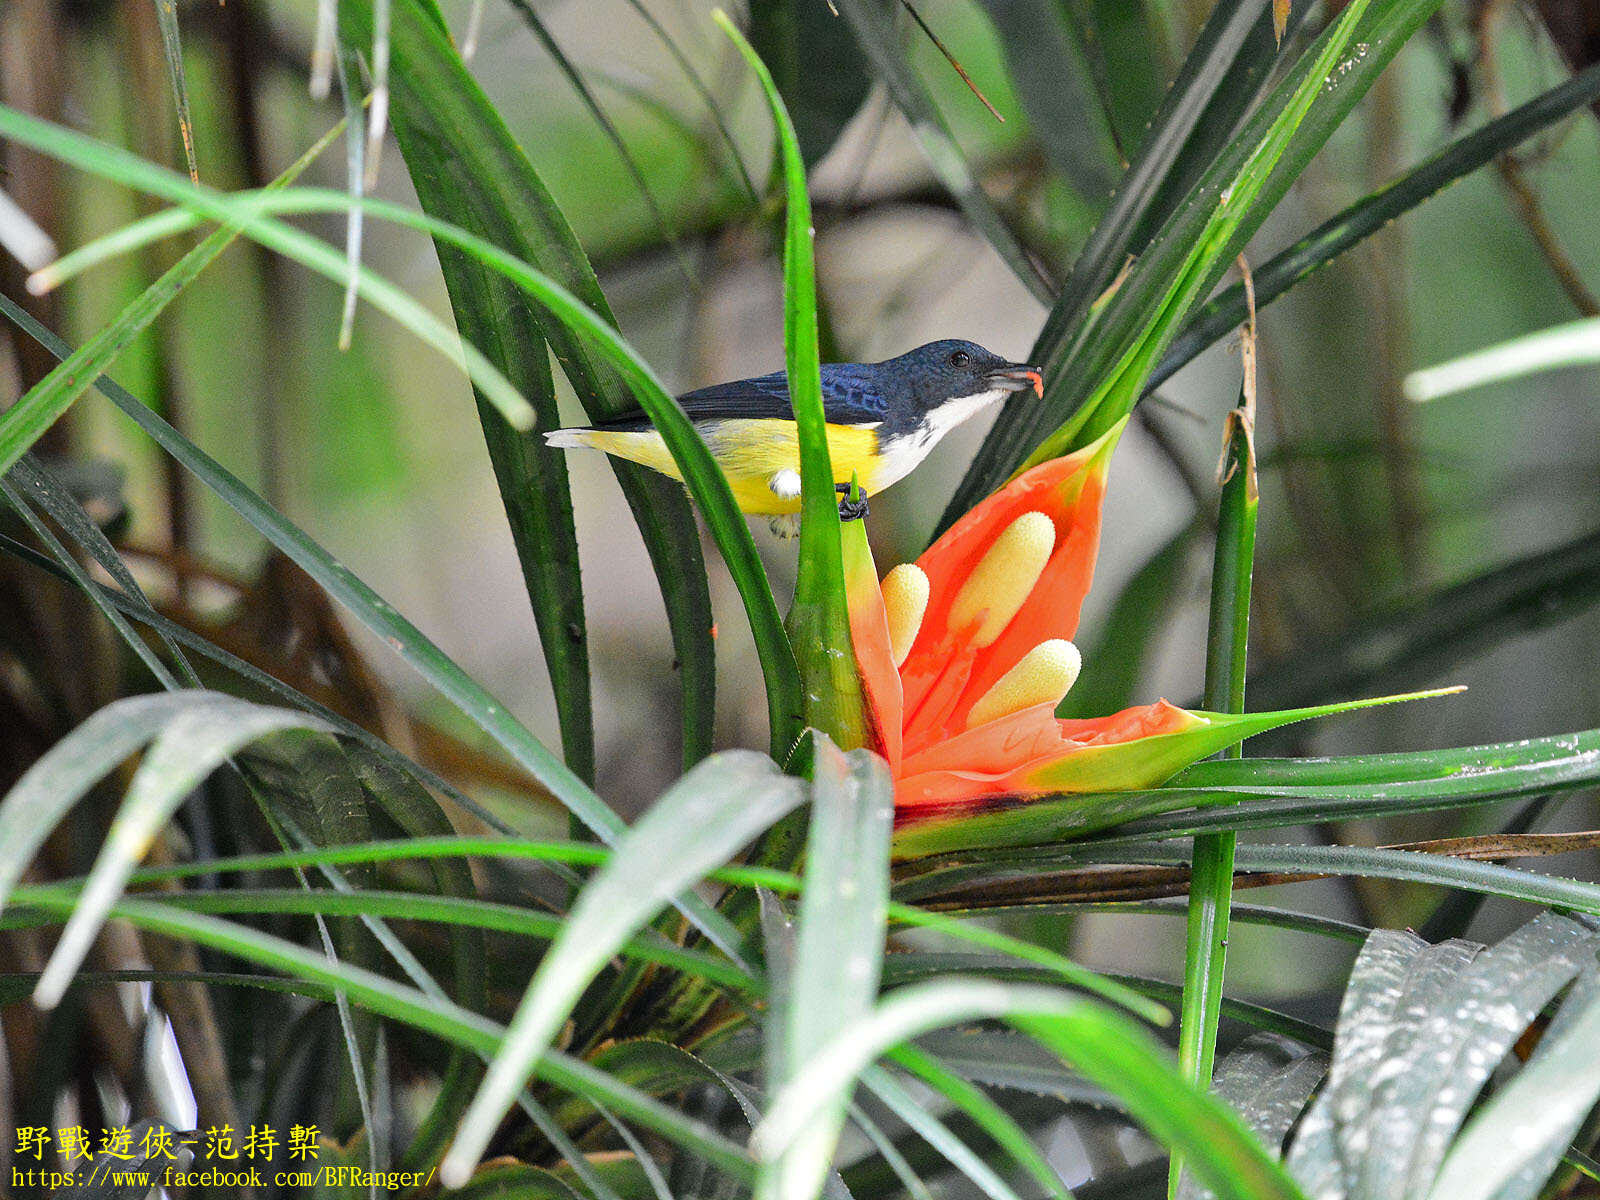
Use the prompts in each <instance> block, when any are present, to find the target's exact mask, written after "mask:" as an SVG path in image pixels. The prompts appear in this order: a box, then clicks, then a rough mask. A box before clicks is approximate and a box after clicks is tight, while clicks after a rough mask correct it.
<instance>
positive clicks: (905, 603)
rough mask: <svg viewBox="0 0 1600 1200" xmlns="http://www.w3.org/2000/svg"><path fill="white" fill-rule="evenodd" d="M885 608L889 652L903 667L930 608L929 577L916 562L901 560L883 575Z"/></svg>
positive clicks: (895, 663)
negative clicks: (887, 623)
mask: <svg viewBox="0 0 1600 1200" xmlns="http://www.w3.org/2000/svg"><path fill="white" fill-rule="evenodd" d="M883 611H884V615H885V616H887V617H888V618H889V652H890V653H891V654H892V655H894V665H895V666H897V667H898V666H900V665H901V664H902V663H904V662H905V661H906V655H907V654H910V653H911V643H912V642H914V641H916V640H917V631H918V630H919V629H921V628H922V617H923V614H924V613H926V612H927V611H928V576H927V575H926V574H925V573H924V572H923V570H922V568H921V567H919V566H917V564H916V563H901V564H900V565H899V566H898V567H896V568H895V569H894V570H892V571H890V572H889V573H888V574H887V575H885V576H884V577H883Z"/></svg>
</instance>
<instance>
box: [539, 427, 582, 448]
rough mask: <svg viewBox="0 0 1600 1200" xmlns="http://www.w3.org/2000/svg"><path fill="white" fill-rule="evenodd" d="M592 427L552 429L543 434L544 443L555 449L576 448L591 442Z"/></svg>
mask: <svg viewBox="0 0 1600 1200" xmlns="http://www.w3.org/2000/svg"><path fill="white" fill-rule="evenodd" d="M592 437H594V430H592V429H581V428H580V429H552V430H550V431H549V432H548V433H546V434H545V435H544V444H545V445H546V446H552V447H554V448H555V449H557V450H576V449H577V448H578V447H580V446H588V445H590V444H591V442H590V439H591V438H592Z"/></svg>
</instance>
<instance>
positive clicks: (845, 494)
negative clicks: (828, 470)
mask: <svg viewBox="0 0 1600 1200" xmlns="http://www.w3.org/2000/svg"><path fill="white" fill-rule="evenodd" d="M833 490H834V491H836V492H838V493H839V519H840V520H841V521H860V520H864V519H865V518H866V515H867V493H866V492H864V491H862V490H861V488H859V487H858V486H856V485H855V484H851V483H836V484H834V485H833ZM852 494H853V495H854V496H855V497H856V498H855V499H853V500H852V499H851V496H852Z"/></svg>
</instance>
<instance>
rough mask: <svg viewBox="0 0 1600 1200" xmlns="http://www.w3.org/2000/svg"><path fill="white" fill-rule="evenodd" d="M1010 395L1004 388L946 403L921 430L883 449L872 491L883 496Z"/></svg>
mask: <svg viewBox="0 0 1600 1200" xmlns="http://www.w3.org/2000/svg"><path fill="white" fill-rule="evenodd" d="M1009 394H1010V393H1009V392H1007V391H1006V390H1005V389H1004V388H992V389H990V390H989V391H987V392H977V393H975V394H974V395H971V396H957V397H956V398H955V399H954V400H946V401H945V402H944V403H943V404H941V405H940V406H939V407H938V408H936V409H934V410H933V411H932V412H930V413H929V414H928V417H927V421H926V422H925V423H924V424H923V426H922V428H920V429H917V430H914V431H913V432H911V433H908V434H904V435H903V436H901V437H898V438H896V439H894V441H892V442H889V443H888V444H887V445H885V446H883V447H881V450H882V457H881V459H880V460H879V465H878V473H877V476H876V477H875V478H874V479H873V481H872V485H873V486H872V490H873V491H874V492H881V491H883V490H884V489H885V488H887V487H889V486H890V485H891V484H895V483H898V482H899V481H900V480H902V479H904V478H905V477H906V476H907V475H908V474H910V473H911V471H912V470H914V469H915V468H916V466H917V464H918V463H920V462H921V461H922V460H923V459H924V458H926V457H928V451H930V450H932V449H933V448H934V447H935V446H937V445H938V444H939V439H940V438H942V437H944V435H945V434H947V433H949V432H950V431H951V430H952V429H954V428H955V427H956V426H957V425H960V424H963V423H964V422H966V421H970V420H971V419H972V418H973V417H975V416H977V415H978V414H979V413H980V412H982V411H983V410H984V409H986V408H988V407H989V406H990V405H991V404H993V403H994V402H995V401H997V400H1001V399H1003V398H1005V397H1006V396H1008V395H1009Z"/></svg>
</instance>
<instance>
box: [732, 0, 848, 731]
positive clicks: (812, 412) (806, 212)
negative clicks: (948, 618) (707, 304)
mask: <svg viewBox="0 0 1600 1200" xmlns="http://www.w3.org/2000/svg"><path fill="white" fill-rule="evenodd" d="M714 16H715V18H716V20H717V23H718V24H719V25H721V26H722V29H723V31H724V32H725V33H726V34H727V35H728V37H729V38H731V39H732V40H733V42H734V44H735V45H736V46H738V48H739V52H740V53H741V54H743V55H744V58H745V61H746V62H747V63H749V64H750V69H751V70H752V71H754V72H755V75H756V78H757V79H758V80H760V82H761V88H762V91H763V92H764V93H765V95H766V98H767V105H768V107H769V108H770V109H771V110H772V121H773V124H774V125H775V126H776V127H777V130H778V145H779V148H780V150H781V152H782V157H783V175H784V184H785V197H786V206H785V215H784V226H783V343H784V352H785V358H786V360H787V366H788V375H789V399H790V405H791V406H792V408H793V409H794V419H795V425H796V427H797V434H798V437H799V440H800V485H801V518H802V519H801V524H800V562H799V565H798V567H797V569H796V578H795V587H794V605H793V607H792V608H791V609H790V610H789V619H788V622H787V623H786V628H787V630H788V632H789V641H790V644H791V646H792V647H793V648H794V655H795V662H796V665H797V666H798V667H799V669H800V678H801V683H802V685H803V687H804V689H805V696H806V723H807V724H808V725H810V726H812V727H813V728H816V729H820V730H822V731H823V732H824V733H826V734H827V735H828V736H829V737H830V738H832V739H833V741H834V742H835V744H837V745H839V746H841V747H843V748H844V749H846V750H854V749H855V748H856V747H858V746H861V745H864V744H865V742H866V736H867V734H866V717H865V711H864V709H863V705H862V699H861V684H860V681H859V679H858V677H857V675H856V667H855V654H854V651H853V650H852V649H851V644H850V615H849V613H848V612H846V610H845V601H844V562H843V556H842V553H841V550H840V546H839V510H838V507H837V500H838V496H837V493H836V492H835V491H834V475H833V465H832V463H831V461H830V459H829V455H828V426H827V418H826V416H825V415H824V413H823V409H822V375H821V351H820V349H819V347H818V343H817V268H816V262H815V258H814V255H813V252H812V241H813V239H814V238H815V237H816V234H815V232H814V231H813V229H812V226H811V201H810V199H809V198H808V197H807V195H806V169H805V161H804V160H803V159H802V158H801V156H800V143H799V141H798V139H797V138H796V137H795V131H794V123H793V122H792V121H790V119H789V114H788V113H787V112H786V111H785V110H784V107H783V100H782V98H781V97H780V96H779V95H778V89H777V86H776V85H775V84H774V83H773V82H772V75H771V74H770V73H769V72H768V71H767V68H766V65H765V64H764V63H763V62H762V61H761V59H760V58H759V57H758V56H757V54H756V52H755V50H754V49H753V48H752V47H751V45H750V43H749V42H747V41H745V39H744V37H743V35H741V34H740V33H739V31H738V29H737V28H735V26H734V24H733V22H732V21H730V20H728V18H727V16H726V14H724V13H722V12H721V11H720V10H719V11H718V12H716V13H715V14H714Z"/></svg>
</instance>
